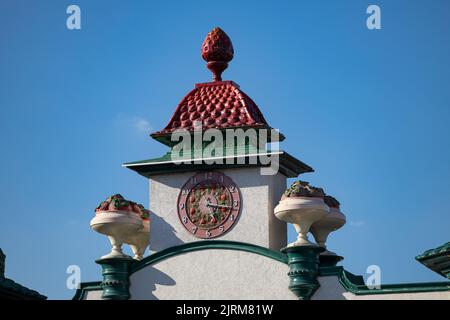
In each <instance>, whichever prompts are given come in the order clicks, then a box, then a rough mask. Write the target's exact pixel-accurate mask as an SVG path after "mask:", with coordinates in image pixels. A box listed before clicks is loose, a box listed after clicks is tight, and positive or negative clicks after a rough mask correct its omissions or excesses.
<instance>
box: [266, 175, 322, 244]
mask: <svg viewBox="0 0 450 320" xmlns="http://www.w3.org/2000/svg"><path fill="white" fill-rule="evenodd" d="M324 196H325V193H324V192H323V190H322V189H321V188H316V187H313V186H310V185H309V183H308V182H305V181H296V182H294V183H293V184H292V185H291V186H290V187H289V188H288V189H286V191H285V192H284V194H283V196H282V198H281V201H280V203H279V204H278V205H277V206H276V207H275V210H274V213H275V216H276V217H277V218H278V219H280V220H282V221H285V222H288V223H292V224H293V225H294V228H295V230H296V231H297V233H298V237H297V240H296V241H295V242H293V243H290V244H289V246H305V245H309V246H310V245H315V244H314V243H312V242H310V241H309V240H308V236H307V234H308V232H309V229H310V227H311V225H312V224H313V223H314V222H316V221H318V220H320V219H322V218H323V217H325V216H326V215H327V214H328V212H329V211H330V209H329V207H328V206H327V205H326V204H325V202H324Z"/></svg>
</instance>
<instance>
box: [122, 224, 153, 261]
mask: <svg viewBox="0 0 450 320" xmlns="http://www.w3.org/2000/svg"><path fill="white" fill-rule="evenodd" d="M142 223H143V228H142V229H140V230H138V231H136V232H134V233H132V234H129V235H128V236H127V237H126V239H125V243H128V244H129V245H130V247H131V250H132V251H133V253H134V257H133V258H134V259H136V260H142V258H143V257H144V252H145V249H146V248H147V247H148V245H149V243H150V220H142Z"/></svg>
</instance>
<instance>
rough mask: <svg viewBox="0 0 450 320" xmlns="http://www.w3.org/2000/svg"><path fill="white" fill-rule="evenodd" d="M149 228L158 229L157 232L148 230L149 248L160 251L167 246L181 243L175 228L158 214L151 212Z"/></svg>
mask: <svg viewBox="0 0 450 320" xmlns="http://www.w3.org/2000/svg"><path fill="white" fill-rule="evenodd" d="M151 219H152V221H151V229H152V230H158V232H152V230H150V250H151V251H160V250H163V249H166V248H168V247H172V246H177V245H180V244H183V243H184V242H183V241H181V239H180V238H178V237H177V236H176V234H175V229H174V228H173V227H172V226H171V225H170V224H168V223H167V222H166V221H164V219H163V218H161V217H160V216H158V214H156V213H154V214H152V218H151Z"/></svg>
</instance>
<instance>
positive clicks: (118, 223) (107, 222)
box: [91, 210, 144, 259]
mask: <svg viewBox="0 0 450 320" xmlns="http://www.w3.org/2000/svg"><path fill="white" fill-rule="evenodd" d="M91 228H92V229H93V230H95V231H97V232H99V233H102V234H104V235H106V236H108V239H109V241H110V242H111V246H112V249H111V252H110V253H109V254H107V255H104V256H102V257H101V258H102V259H105V258H131V257H130V256H128V255H126V254H124V253H123V251H122V244H123V243H126V239H127V238H128V237H130V236H131V235H132V234H134V233H136V232H138V231H139V230H141V229H143V228H144V224H143V222H142V219H141V217H140V216H139V215H137V214H136V213H134V212H131V211H119V210H117V211H97V212H96V213H95V217H94V218H93V219H92V220H91Z"/></svg>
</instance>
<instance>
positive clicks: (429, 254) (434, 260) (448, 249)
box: [416, 242, 450, 279]
mask: <svg viewBox="0 0 450 320" xmlns="http://www.w3.org/2000/svg"><path fill="white" fill-rule="evenodd" d="M416 260H417V261H419V262H420V263H421V264H423V265H424V266H426V267H427V268H429V269H431V270H433V271H434V272H436V273H438V274H440V275H441V276H443V277H446V278H448V279H450V242H447V243H445V244H443V245H442V246H439V247H437V248H434V249H430V250H427V251H425V252H424V253H422V254H420V255H418V256H417V257H416Z"/></svg>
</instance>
